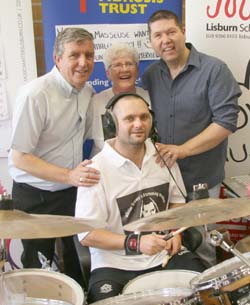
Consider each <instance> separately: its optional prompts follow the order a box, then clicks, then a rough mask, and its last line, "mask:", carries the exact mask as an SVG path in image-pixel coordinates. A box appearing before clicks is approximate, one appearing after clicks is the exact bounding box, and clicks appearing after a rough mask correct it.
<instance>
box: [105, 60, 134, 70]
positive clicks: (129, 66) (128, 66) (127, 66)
mask: <svg viewBox="0 0 250 305" xmlns="http://www.w3.org/2000/svg"><path fill="white" fill-rule="evenodd" d="M135 66H137V64H136V63H135V62H126V63H125V64H122V63H117V64H112V65H110V66H109V68H111V69H113V70H114V71H121V70H122V68H123V67H125V69H129V70H132V69H133V68H134V67H135Z"/></svg>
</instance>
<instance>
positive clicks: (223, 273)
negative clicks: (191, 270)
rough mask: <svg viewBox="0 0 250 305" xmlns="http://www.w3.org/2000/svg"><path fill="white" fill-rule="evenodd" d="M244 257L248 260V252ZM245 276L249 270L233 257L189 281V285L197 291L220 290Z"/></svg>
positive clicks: (249, 254) (249, 256) (249, 257)
mask: <svg viewBox="0 0 250 305" xmlns="http://www.w3.org/2000/svg"><path fill="white" fill-rule="evenodd" d="M244 256H245V257H246V258H247V259H250V252H248V253H245V254H244ZM247 274H250V268H249V267H248V266H246V265H245V264H244V263H243V262H242V261H241V260H240V259H239V258H238V257H233V258H230V259H228V260H226V261H224V262H222V263H220V264H218V265H215V266H213V267H211V268H209V269H207V270H205V271H204V272H202V273H201V274H200V275H198V276H196V277H194V278H193V279H192V280H191V282H190V285H191V287H192V288H193V289H198V290H205V289H209V288H215V289H220V288H221V287H224V286H227V285H229V284H231V283H232V282H234V281H236V280H238V279H240V278H241V277H243V276H245V275H247Z"/></svg>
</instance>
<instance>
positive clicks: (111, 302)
mask: <svg viewBox="0 0 250 305" xmlns="http://www.w3.org/2000/svg"><path fill="white" fill-rule="evenodd" d="M176 290H177V289H176V288H159V289H148V290H144V291H141V292H132V293H127V294H121V295H118V296H115V297H111V298H108V299H104V300H100V301H97V302H95V303H91V304H90V305H116V304H119V302H121V301H126V302H127V301H128V302H129V301H133V300H134V301H135V300H136V299H137V298H139V297H142V296H145V297H146V296H148V297H150V296H153V295H156V294H161V295H162V296H164V295H166V297H167V296H169V297H174V296H176V297H180V298H179V299H178V300H173V301H170V302H166V303H164V305H177V304H181V303H178V302H181V301H186V302H187V301H192V300H194V301H197V300H198V299H199V295H198V294H197V292H195V291H194V290H193V289H191V288H182V289H181V290H182V292H186V293H187V294H188V293H189V294H188V295H187V296H183V297H182V296H179V295H176V294H175V292H176ZM164 293H165V294H164ZM128 304H129V303H128ZM184 304H185V305H192V304H193V303H184Z"/></svg>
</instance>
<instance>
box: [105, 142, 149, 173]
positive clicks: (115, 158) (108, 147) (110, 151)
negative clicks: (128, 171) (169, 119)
mask: <svg viewBox="0 0 250 305" xmlns="http://www.w3.org/2000/svg"><path fill="white" fill-rule="evenodd" d="M114 140H115V139H109V140H106V141H105V143H104V147H103V151H104V152H105V154H106V155H110V158H111V159H112V162H113V163H114V165H115V166H116V167H122V166H123V165H124V164H125V163H131V160H129V159H128V158H125V157H123V156H122V155H120V154H119V153H118V152H117V151H116V150H115V149H114V148H113V147H112V144H113V143H114ZM145 145H146V152H145V155H144V158H143V163H145V162H146V161H147V160H149V159H150V158H151V157H153V156H154V154H155V148H154V145H153V143H152V141H151V140H150V139H147V141H146V142H145Z"/></svg>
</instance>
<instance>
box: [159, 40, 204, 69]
mask: <svg viewBox="0 0 250 305" xmlns="http://www.w3.org/2000/svg"><path fill="white" fill-rule="evenodd" d="M186 47H187V48H188V49H189V50H190V53H189V57H188V60H187V63H186V65H185V68H184V69H183V71H186V70H187V69H188V67H191V66H194V67H197V68H199V67H200V56H199V53H198V51H197V50H196V49H195V47H194V46H193V45H192V44H191V43H186ZM160 67H161V69H162V70H163V71H166V69H167V71H168V67H167V64H166V63H165V61H164V60H163V59H160Z"/></svg>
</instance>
